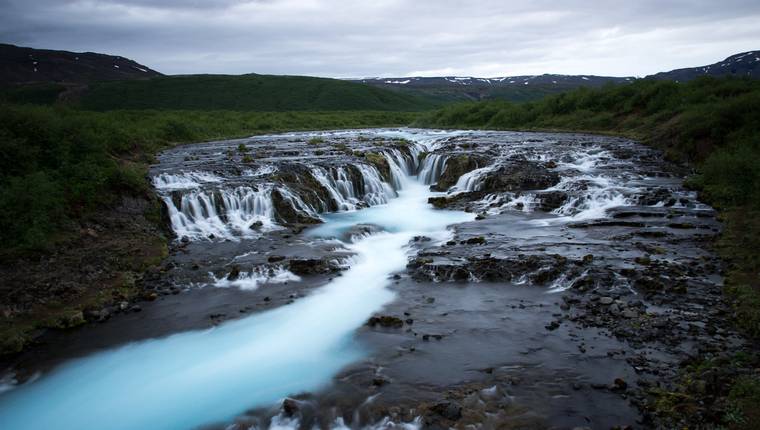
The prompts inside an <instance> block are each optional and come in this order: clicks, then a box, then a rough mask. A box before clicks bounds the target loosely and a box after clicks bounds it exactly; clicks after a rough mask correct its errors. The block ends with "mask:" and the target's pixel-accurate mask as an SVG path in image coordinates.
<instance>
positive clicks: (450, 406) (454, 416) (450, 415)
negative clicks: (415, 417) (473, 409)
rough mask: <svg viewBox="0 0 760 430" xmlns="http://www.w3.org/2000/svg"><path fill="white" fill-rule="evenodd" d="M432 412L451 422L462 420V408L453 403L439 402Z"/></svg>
mask: <svg viewBox="0 0 760 430" xmlns="http://www.w3.org/2000/svg"><path fill="white" fill-rule="evenodd" d="M430 412H432V413H433V414H436V415H439V416H441V417H443V418H445V419H447V420H450V421H457V420H459V419H460V418H462V406H461V405H460V404H459V403H457V402H453V401H445V402H439V403H436V404H435V405H433V406H432V407H431V408H430Z"/></svg>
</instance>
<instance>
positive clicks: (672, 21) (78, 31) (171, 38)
mask: <svg viewBox="0 0 760 430" xmlns="http://www.w3.org/2000/svg"><path fill="white" fill-rule="evenodd" d="M757 22H760V2H757V1H741V0H725V1H722V2H719V3H718V2H714V1H653V0H642V1H636V2H631V1H625V2H622V1H620V2H618V1H580V0H569V1H563V2H556V1H551V2H550V1H544V0H538V1H532V2H526V1H503V0H499V1H497V0H469V1H462V0H407V1H403V0H374V1H372V2H363V1H355V0H353V1H350V0H258V1H250V0H248V1H246V0H163V1H161V2H155V1H149V0H102V1H95V0H57V1H53V0H37V1H35V2H29V1H28V0H0V39H1V40H3V41H6V42H9V43H16V44H20V45H27V46H34V47H40V48H51V49H67V50H73V51H95V52H104V53H111V54H117V55H122V56H125V57H129V58H133V59H135V60H137V61H139V62H142V63H144V64H146V65H148V66H150V67H152V68H155V69H157V70H160V71H162V72H164V73H170V74H174V73H251V72H253V73H276V74H306V75H317V76H331V77H359V76H405V75H440V74H447V75H449V74H451V75H473V76H499V75H519V74H537V73H568V74H598V75H646V74H650V73H654V72H657V71H661V70H667V69H672V68H677V67H686V66H696V65H701V64H707V63H711V62H714V61H717V60H720V59H723V58H724V57H726V56H728V55H730V54H733V53H735V52H739V51H744V50H751V49H758V48H760V46H757V45H758V41H760V26H758V25H757Z"/></svg>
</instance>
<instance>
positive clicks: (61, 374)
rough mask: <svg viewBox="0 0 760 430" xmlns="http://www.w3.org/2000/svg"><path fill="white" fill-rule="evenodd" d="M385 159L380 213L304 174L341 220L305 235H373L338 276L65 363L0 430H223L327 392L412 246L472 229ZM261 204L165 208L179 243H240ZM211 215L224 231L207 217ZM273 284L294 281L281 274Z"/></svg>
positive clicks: (4, 410)
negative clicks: (306, 291)
mask: <svg viewBox="0 0 760 430" xmlns="http://www.w3.org/2000/svg"><path fill="white" fill-rule="evenodd" d="M388 160H389V161H390V162H391V164H392V166H393V167H392V168H393V178H394V188H395V189H397V190H398V191H397V193H398V197H397V198H393V199H391V200H390V201H389V203H387V204H383V203H384V202H385V201H387V200H386V199H382V200H380V199H378V198H377V195H378V194H381V195H383V196H387V195H389V194H391V193H394V194H395V192H394V191H393V189H391V188H390V187H388V186H387V185H384V186H381V187H376V186H373V184H372V182H370V181H369V180H367V182H365V184H366V187H367V192H366V194H367V195H369V196H370V199H369V202H371V203H376V204H379V205H378V206H373V207H371V208H369V209H365V210H362V211H355V209H356V203H357V202H358V201H359V197H357V193H356V192H355V191H354V190H353V184H352V183H351V182H350V181H349V180H348V179H347V177H346V173H345V170H343V169H342V168H341V169H338V170H336V173H335V176H334V177H332V176H328V175H330V173H327V172H326V171H325V170H324V169H321V168H315V169H314V172H318V173H317V174H315V177H316V178H317V180H318V181H319V182H320V183H321V184H323V185H324V186H325V187H326V188H327V189H329V191H330V193H331V196H332V197H333V198H334V200H335V201H336V202H338V203H339V209H340V210H343V211H347V210H350V211H351V212H343V213H336V214H331V215H328V216H326V217H325V220H326V222H325V223H324V224H323V225H321V226H320V227H318V228H316V229H315V230H313V231H312V232H311V234H312V235H315V236H329V237H331V236H340V235H341V234H343V233H344V232H346V231H348V230H349V229H350V228H351V227H352V226H354V225H357V224H367V223H369V224H373V225H374V226H377V227H379V228H380V229H381V230H382V231H380V232H377V233H375V234H371V235H357V236H353V237H352V241H351V242H350V243H347V244H346V245H345V246H346V248H348V250H349V251H352V252H353V253H354V255H353V256H352V257H351V267H350V269H348V270H347V271H346V272H345V273H343V276H341V277H339V278H337V279H336V280H334V281H333V282H331V283H330V284H328V285H327V286H325V287H323V288H322V289H320V290H318V291H316V292H315V293H313V294H311V295H310V296H308V297H306V298H304V299H302V300H299V301H297V302H295V303H293V304H291V305H289V306H285V307H281V308H278V309H275V310H272V311H269V312H265V313H262V314H258V315H254V316H251V317H249V318H245V319H241V320H238V321H233V322H230V323H227V324H224V325H221V326H219V327H216V328H214V329H211V330H205V331H196V332H189V333H180V334H176V335H172V336H170V337H168V338H165V339H156V340H150V341H146V342H141V343H135V344H130V345H127V346H125V347H122V348H118V349H115V350H111V351H107V352H104V353H100V354H96V355H94V356H91V357H86V358H83V359H80V360H75V361H73V362H70V363H67V364H65V365H63V366H61V367H60V368H58V369H56V370H55V371H54V372H52V373H51V374H49V375H45V376H44V377H43V378H41V379H40V380H39V381H37V382H34V383H32V384H29V385H27V386H24V387H21V388H19V389H17V390H14V391H13V392H12V393H11V394H9V395H7V396H5V397H3V398H2V399H1V400H0V428H3V429H22V428H51V429H52V428H55V429H59V430H68V429H71V430H74V429H77V430H79V429H86V428H99V429H100V428H102V429H148V428H150V429H188V428H194V427H197V426H200V425H203V424H210V423H215V422H223V421H225V420H229V419H231V418H233V417H235V416H236V415H237V414H240V413H242V412H244V411H245V410H246V409H248V408H251V407H257V406H267V405H270V404H273V403H275V402H276V401H278V400H279V399H281V398H283V397H285V396H287V395H288V394H292V393H298V392H302V391H310V390H316V389H318V388H320V387H321V386H323V385H325V384H327V383H328V382H329V381H330V379H331V378H332V376H333V375H334V374H335V373H336V372H337V371H338V370H339V369H341V368H342V367H344V366H345V365H347V364H349V363H351V362H353V361H356V360H357V359H359V358H360V357H362V355H363V354H364V351H362V350H361V348H359V347H358V346H357V345H356V344H355V343H354V342H353V341H352V333H353V331H354V330H355V329H356V328H357V327H359V326H360V325H361V324H362V323H364V322H365V321H366V320H367V318H368V317H369V316H370V315H371V314H372V313H373V312H374V311H377V310H379V309H381V308H382V306H383V305H384V304H386V303H388V302H389V301H391V300H392V299H393V296H394V295H393V293H392V292H391V291H390V290H388V289H387V288H386V286H387V285H388V284H389V283H390V281H389V276H390V275H391V274H392V273H394V272H397V271H400V270H403V269H404V267H405V266H406V263H407V259H408V253H409V251H408V249H407V247H406V245H407V244H408V243H409V242H410V240H411V239H412V238H413V237H415V236H419V235H426V236H428V237H432V238H434V239H435V240H437V241H444V240H446V239H448V237H449V236H450V233H449V232H448V231H447V230H446V227H447V226H448V225H450V224H454V223H459V222H464V221H468V220H472V219H473V218H474V215H473V214H468V213H464V212H459V211H439V210H434V209H433V208H432V206H430V205H429V204H428V203H427V199H428V197H429V196H431V195H432V193H431V192H430V191H429V190H428V187H427V186H425V185H424V184H421V183H419V182H418V181H417V178H416V176H411V175H410V172H411V171H413V170H414V168H415V167H414V163H413V162H407V160H406V159H405V158H404V157H403V156H402V155H401V154H400V153H398V152H395V153H390V154H389V155H388ZM367 177H369V176H367ZM375 177H377V175H375ZM427 177H428V178H429V175H428V176H427ZM156 178H157V179H156V180H155V183H156V184H157V187H158V188H159V189H175V188H197V187H198V186H199V184H198V182H200V181H204V180H205V181H207V182H218V181H216V180H215V178H214V177H211V176H201V175H187V176H184V177H179V179H178V178H177V177H176V176H174V177H173V176H170V175H160V176H157V177H156ZM428 180H429V179H428ZM269 193H271V189H270V188H266V187H260V188H258V189H254V188H250V187H238V188H235V189H234V190H232V191H231V192H224V193H222V202H221V204H218V203H217V202H215V201H214V199H215V198H216V197H215V196H216V195H215V194H206V193H204V192H203V191H192V192H190V193H188V194H184V195H183V196H182V198H181V207H180V208H179V209H178V208H176V207H175V206H174V205H173V204H172V203H171V200H170V199H169V197H166V200H167V206H168V207H169V208H170V212H169V216H170V218H171V222H172V225H173V226H174V229H175V231H176V233H177V234H178V235H179V236H186V237H191V238H199V237H201V236H207V235H214V236H216V237H220V238H233V237H235V236H236V235H237V236H242V235H248V234H250V233H249V232H250V229H249V228H248V227H249V226H250V224H251V223H253V222H255V221H257V220H259V221H267V222H270V221H271V220H272V219H273V218H274V217H273V215H272V213H271V211H272V205H271V199H270V198H269ZM219 206H222V207H223V208H224V212H225V214H226V217H225V218H226V219H225V220H223V219H222V217H221V216H220V214H219V213H218V212H217V209H216V208H217V207H219ZM252 275H253V276H249V277H248V278H243V279H239V280H236V281H227V280H226V279H220V280H217V282H216V283H217V284H220V283H221V284H222V285H221V286H237V287H242V288H246V286H249V287H250V286H251V285H252V286H254V287H255V285H256V283H257V279H258V280H259V281H261V280H262V279H261V278H262V276H261V274H256V273H252ZM277 276H280V277H283V276H284V278H282V280H283V281H288V280H290V281H294V280H298V278H297V277H294V276H293V275H290V276H288V274H287V273H282V272H281V273H279V274H277V275H276V276H275V278H277ZM264 278H266V277H264ZM266 280H268V281H269V282H271V281H272V279H265V281H266ZM40 411H45V412H44V413H40Z"/></svg>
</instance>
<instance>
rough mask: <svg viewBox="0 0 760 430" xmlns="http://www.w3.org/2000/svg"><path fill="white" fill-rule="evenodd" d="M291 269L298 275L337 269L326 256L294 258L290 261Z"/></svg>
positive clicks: (315, 273)
mask: <svg viewBox="0 0 760 430" xmlns="http://www.w3.org/2000/svg"><path fill="white" fill-rule="evenodd" d="M288 266H289V268H290V271H291V272H293V273H294V274H296V275H299V276H304V275H317V274H325V273H330V272H334V271H335V270H337V269H336V268H335V267H333V266H332V265H331V264H330V262H329V261H328V260H327V259H326V258H325V259H322V258H304V259H293V260H290V261H289V262H288Z"/></svg>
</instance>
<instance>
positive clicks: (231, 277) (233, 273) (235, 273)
mask: <svg viewBox="0 0 760 430" xmlns="http://www.w3.org/2000/svg"><path fill="white" fill-rule="evenodd" d="M238 278H240V267H239V266H238V265H233V266H232V269H230V273H229V274H228V275H227V280H228V281H235V280H237V279H238Z"/></svg>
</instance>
